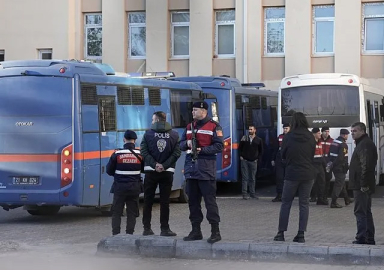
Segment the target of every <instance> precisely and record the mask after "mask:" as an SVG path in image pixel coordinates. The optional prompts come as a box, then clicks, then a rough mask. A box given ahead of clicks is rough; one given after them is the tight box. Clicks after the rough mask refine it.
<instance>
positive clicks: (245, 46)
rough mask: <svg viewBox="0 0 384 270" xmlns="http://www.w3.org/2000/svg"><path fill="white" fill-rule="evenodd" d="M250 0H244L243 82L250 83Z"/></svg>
mask: <svg viewBox="0 0 384 270" xmlns="http://www.w3.org/2000/svg"><path fill="white" fill-rule="evenodd" d="M247 50H248V0H243V83H248V51H247Z"/></svg>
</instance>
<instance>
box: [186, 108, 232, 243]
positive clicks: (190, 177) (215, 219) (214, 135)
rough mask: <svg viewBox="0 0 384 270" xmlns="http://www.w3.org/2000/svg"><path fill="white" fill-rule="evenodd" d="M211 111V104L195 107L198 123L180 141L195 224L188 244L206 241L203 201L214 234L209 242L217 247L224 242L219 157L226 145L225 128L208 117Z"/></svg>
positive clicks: (187, 238) (187, 129) (188, 237)
mask: <svg viewBox="0 0 384 270" xmlns="http://www.w3.org/2000/svg"><path fill="white" fill-rule="evenodd" d="M207 110H208V104H207V103H206V102H204V101H203V102H195V103H194V104H193V110H192V115H193V119H194V121H193V122H192V123H190V124H188V125H187V128H186V130H185V132H184V133H183V136H182V139H181V141H180V148H181V150H182V151H187V156H186V158H185V168H184V174H185V179H186V181H187V194H188V198H189V201H188V204H189V213H190V214H189V219H190V221H191V223H192V231H191V232H190V233H189V235H188V236H187V237H184V241H194V240H201V239H203V235H202V233H201V227H200V224H201V222H202V221H203V213H202V212H201V198H202V197H203V198H204V202H205V207H206V208H207V219H208V221H209V223H210V224H211V232H212V234H211V237H209V238H208V240H207V241H208V243H215V242H217V241H220V240H221V235H220V230H219V222H220V216H219V209H218V207H217V203H216V154H217V153H220V152H221V151H223V148H224V144H223V131H222V128H221V126H220V125H219V124H218V123H217V122H215V121H213V120H212V119H211V118H210V117H209V116H208V114H207V113H208V112H207ZM195 142H196V143H195ZM195 154H197V156H196V155H195ZM194 158H196V159H194Z"/></svg>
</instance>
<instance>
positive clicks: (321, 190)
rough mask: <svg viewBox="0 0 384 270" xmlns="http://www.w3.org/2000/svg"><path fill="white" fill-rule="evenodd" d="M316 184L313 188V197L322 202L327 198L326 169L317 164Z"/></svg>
mask: <svg viewBox="0 0 384 270" xmlns="http://www.w3.org/2000/svg"><path fill="white" fill-rule="evenodd" d="M314 167H315V171H316V174H315V183H314V184H313V187H312V192H311V197H312V198H317V200H321V199H323V198H325V197H326V195H325V185H326V184H325V169H324V167H323V165H321V164H315V165H314Z"/></svg>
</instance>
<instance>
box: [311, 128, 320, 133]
mask: <svg viewBox="0 0 384 270" xmlns="http://www.w3.org/2000/svg"><path fill="white" fill-rule="evenodd" d="M319 131H320V129H319V128H313V129H312V133H317V132H319Z"/></svg>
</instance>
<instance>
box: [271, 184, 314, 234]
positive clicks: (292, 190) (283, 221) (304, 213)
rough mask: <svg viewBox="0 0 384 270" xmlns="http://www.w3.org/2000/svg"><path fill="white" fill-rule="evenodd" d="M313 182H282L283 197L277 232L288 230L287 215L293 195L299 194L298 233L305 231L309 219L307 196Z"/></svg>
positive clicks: (289, 211)
mask: <svg viewBox="0 0 384 270" xmlns="http://www.w3.org/2000/svg"><path fill="white" fill-rule="evenodd" d="M312 185H313V180H307V181H287V180H285V181H284V189H283V197H282V203H281V207H280V216H279V227H278V230H279V231H286V230H288V221H289V215H290V213H291V207H292V202H293V199H294V198H295V194H296V193H297V192H298V193H299V231H306V230H307V224H308V218H309V196H310V194H311V189H312Z"/></svg>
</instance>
